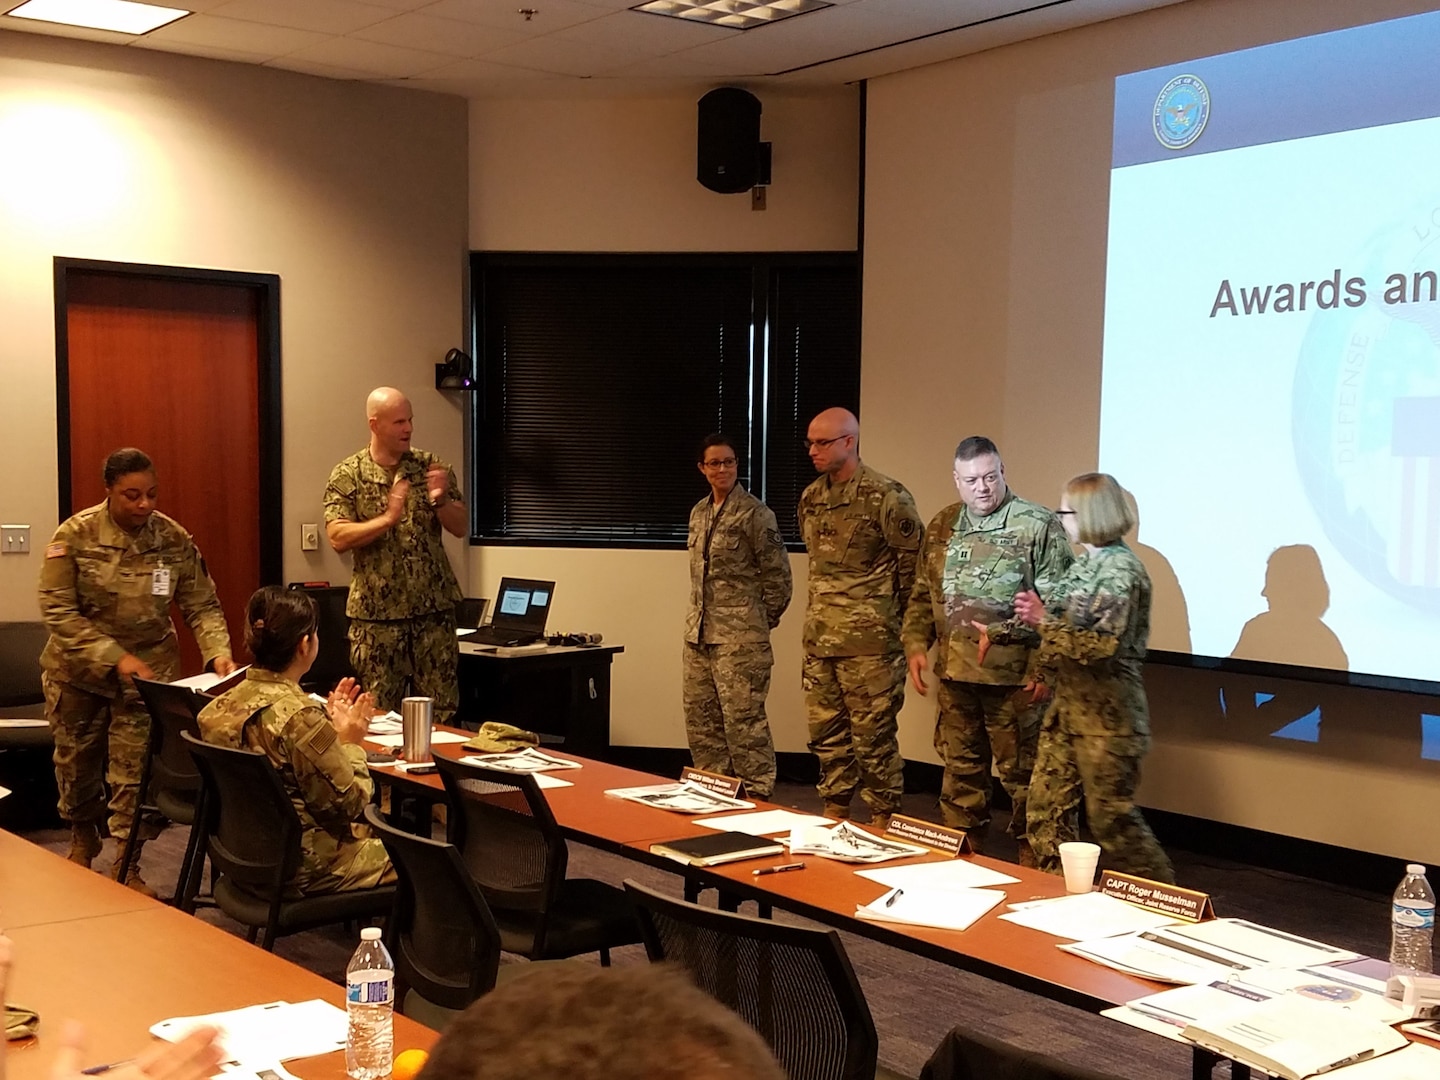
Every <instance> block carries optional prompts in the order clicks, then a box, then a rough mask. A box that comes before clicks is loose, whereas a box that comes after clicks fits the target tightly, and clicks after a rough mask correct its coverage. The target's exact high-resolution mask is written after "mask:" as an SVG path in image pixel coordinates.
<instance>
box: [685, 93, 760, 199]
mask: <svg viewBox="0 0 1440 1080" xmlns="http://www.w3.org/2000/svg"><path fill="white" fill-rule="evenodd" d="M769 149H770V147H769V145H768V144H767V145H765V146H764V149H763V150H762V149H761V142H760V99H759V98H757V97H756V96H755V95H754V94H752V93H750V92H749V91H748V90H741V89H740V88H739V87H738V86H722V87H721V88H720V89H718V90H711V91H710V92H709V93H708V94H706V95H705V96H704V97H702V98H701V99H700V105H699V116H698V122H697V124H696V146H695V178H696V179H697V180H699V181H700V183H701V184H703V185H704V186H705V187H707V188H709V189H710V190H711V191H718V192H720V193H721V194H722V195H734V194H738V193H739V192H742V191H749V190H750V189H751V188H752V187H754V186H755V185H756V184H760V183H768V182H769V180H770V177H769V175H768V174H769V169H768V168H764V167H763V166H762V161H763V162H766V163H768V157H769V155H768V153H766V151H768V150H769Z"/></svg>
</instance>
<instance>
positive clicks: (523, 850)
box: [435, 757, 640, 964]
mask: <svg viewBox="0 0 1440 1080" xmlns="http://www.w3.org/2000/svg"><path fill="white" fill-rule="evenodd" d="M435 764H436V765H437V766H438V767H439V769H440V777H441V779H442V780H443V781H444V783H445V793H446V795H447V796H448V797H449V801H450V807H449V814H448V822H449V838H450V842H451V843H452V844H454V845H455V846H456V847H457V848H459V850H460V855H461V858H463V859H464V860H465V866H466V868H467V869H468V870H469V871H470V875H471V876H472V877H473V878H474V879H475V883H476V884H477V885H478V886H479V887H480V893H481V895H482V896H484V897H485V902H486V903H487V904H489V905H490V911H491V913H492V914H493V915H494V916H495V922H496V923H497V924H498V925H499V927H500V942H501V948H503V949H504V950H505V951H506V952H510V953H518V954H520V955H521V956H526V957H529V958H530V959H531V960H558V959H563V958H564V957H567V956H579V955H580V954H582V953H589V952H596V951H598V952H599V953H600V963H601V964H609V963H610V950H611V949H612V948H614V947H616V946H619V945H634V944H637V943H639V941H640V927H639V924H638V923H637V922H636V921H635V915H634V913H633V911H632V910H631V908H630V904H629V903H628V902H627V901H626V899H625V894H624V893H623V892H622V891H620V890H619V889H617V888H615V887H614V886H613V885H607V884H605V883H604V882H603V881H594V880H591V879H589V878H567V877H566V876H565V869H566V865H567V864H568V862H569V857H570V853H569V849H568V848H567V847H566V845H565V838H564V837H563V836H562V835H561V834H560V826H559V825H557V824H556V823H555V816H554V814H552V813H551V812H550V805H549V804H548V803H547V802H546V801H545V796H544V794H543V793H542V792H541V790H540V787H539V785H538V784H536V782H535V777H533V776H529V775H521V774H516V773H507V772H499V771H498V770H495V769H486V768H482V767H481V766H478V765H470V764H467V763H466V762H463V761H457V760H455V759H453V758H444V757H437V758H436V759H435Z"/></svg>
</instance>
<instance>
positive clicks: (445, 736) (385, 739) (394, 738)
mask: <svg viewBox="0 0 1440 1080" xmlns="http://www.w3.org/2000/svg"><path fill="white" fill-rule="evenodd" d="M366 738H367V739H369V740H370V741H371V742H372V743H374V744H375V745H376V746H389V747H391V748H392V749H396V750H398V749H399V748H400V747H401V746H402V745H403V744H404V742H405V736H404V735H400V734H395V735H367V736H366ZM468 738H470V736H469V735H462V734H460V733H459V732H458V731H432V732H431V733H430V745H431V746H439V745H440V744H442V743H457V742H464V741H465V740H466V739H468Z"/></svg>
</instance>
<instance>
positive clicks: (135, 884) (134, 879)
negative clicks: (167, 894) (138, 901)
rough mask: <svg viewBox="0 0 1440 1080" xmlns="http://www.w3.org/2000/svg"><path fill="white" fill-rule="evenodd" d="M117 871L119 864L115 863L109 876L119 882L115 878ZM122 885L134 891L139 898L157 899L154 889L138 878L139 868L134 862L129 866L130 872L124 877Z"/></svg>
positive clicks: (157, 895)
mask: <svg viewBox="0 0 1440 1080" xmlns="http://www.w3.org/2000/svg"><path fill="white" fill-rule="evenodd" d="M119 871H120V864H119V862H116V864H115V868H114V869H113V870H111V871H110V876H111V877H115V878H116V880H119V879H118V877H117V874H118V873H119ZM124 884H125V887H126V888H127V889H134V890H135V891H136V892H138V893H139V894H140V895H141V896H148V897H149V898H150V899H151V900H158V899H159V894H158V893H157V892H156V891H155V890H154V889H152V888H150V886H149V885H146V884H145V879H144V878H142V877H141V876H140V867H139V866H138V865H136V863H134V862H132V863H131V864H130V872H129V873H128V874H126V875H125V883H124Z"/></svg>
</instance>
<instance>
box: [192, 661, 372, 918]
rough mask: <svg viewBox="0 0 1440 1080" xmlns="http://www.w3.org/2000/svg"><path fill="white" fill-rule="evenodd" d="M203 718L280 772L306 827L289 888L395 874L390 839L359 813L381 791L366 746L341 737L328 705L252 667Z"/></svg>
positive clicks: (302, 890) (207, 734) (293, 891)
mask: <svg viewBox="0 0 1440 1080" xmlns="http://www.w3.org/2000/svg"><path fill="white" fill-rule="evenodd" d="M199 724H200V734H201V736H202V737H203V738H204V739H205V741H206V742H208V743H214V744H215V745H217V746H228V747H231V748H232V749H244V750H255V751H258V752H260V753H262V754H264V755H265V756H266V757H267V758H269V759H270V763H271V764H272V765H274V766H275V768H276V769H277V770H278V771H279V773H280V778H281V780H282V781H284V784H285V790H286V792H288V793H289V795H290V802H291V804H292V805H294V807H295V812H296V813H297V814H298V815H299V816H300V823H301V826H302V832H301V836H300V865H299V866H298V867H297V868H296V870H295V874H294V876H293V877H291V879H290V881H289V882H287V883H286V892H287V894H288V895H290V896H292V897H293V896H315V895H318V894H321V893H330V892H338V891H340V890H342V889H365V888H371V887H373V886H375V885H380V884H384V883H386V882H390V881H394V880H395V871H394V869H393V868H392V867H391V866H390V859H389V857H388V856H386V854H385V848H384V846H383V845H382V844H381V842H380V841H379V839H377V838H376V837H373V836H371V835H370V830H369V829H368V828H367V827H366V826H365V825H363V824H361V823H359V822H358V821H357V820H356V819H358V818H359V817H360V814H361V813H362V812H363V811H364V809H365V806H366V804H367V803H369V801H370V796H371V794H372V793H373V791H374V782H373V781H372V780H371V779H370V770H369V768H368V767H367V766H366V764H365V750H364V748H363V747H360V746H351V745H348V744H345V743H342V742H340V740H339V738H338V737H337V736H336V734H335V727H334V725H333V724H331V722H330V718H329V716H327V715H326V713H325V710H324V708H322V707H321V706H320V704H319V703H318V702H316V701H315V699H314V698H312V697H310V696H309V695H308V694H306V693H305V692H304V691H303V690H301V689H300V687H299V686H298V685H296V684H295V683H293V682H291V681H290V680H288V679H286V678H285V677H284V676H283V675H279V674H277V673H276V672H273V671H266V670H264V669H263V668H257V667H251V668H250V669H249V670H248V671H246V672H245V681H244V682H242V683H241V684H240V685H239V686H236V687H234V688H233V689H231V690H228V691H226V692H225V693H224V694H221V695H220V696H219V697H218V698H216V699H215V700H214V701H212V702H211V703H210V704H209V705H207V706H205V708H203V709H202V710H200V717H199Z"/></svg>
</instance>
